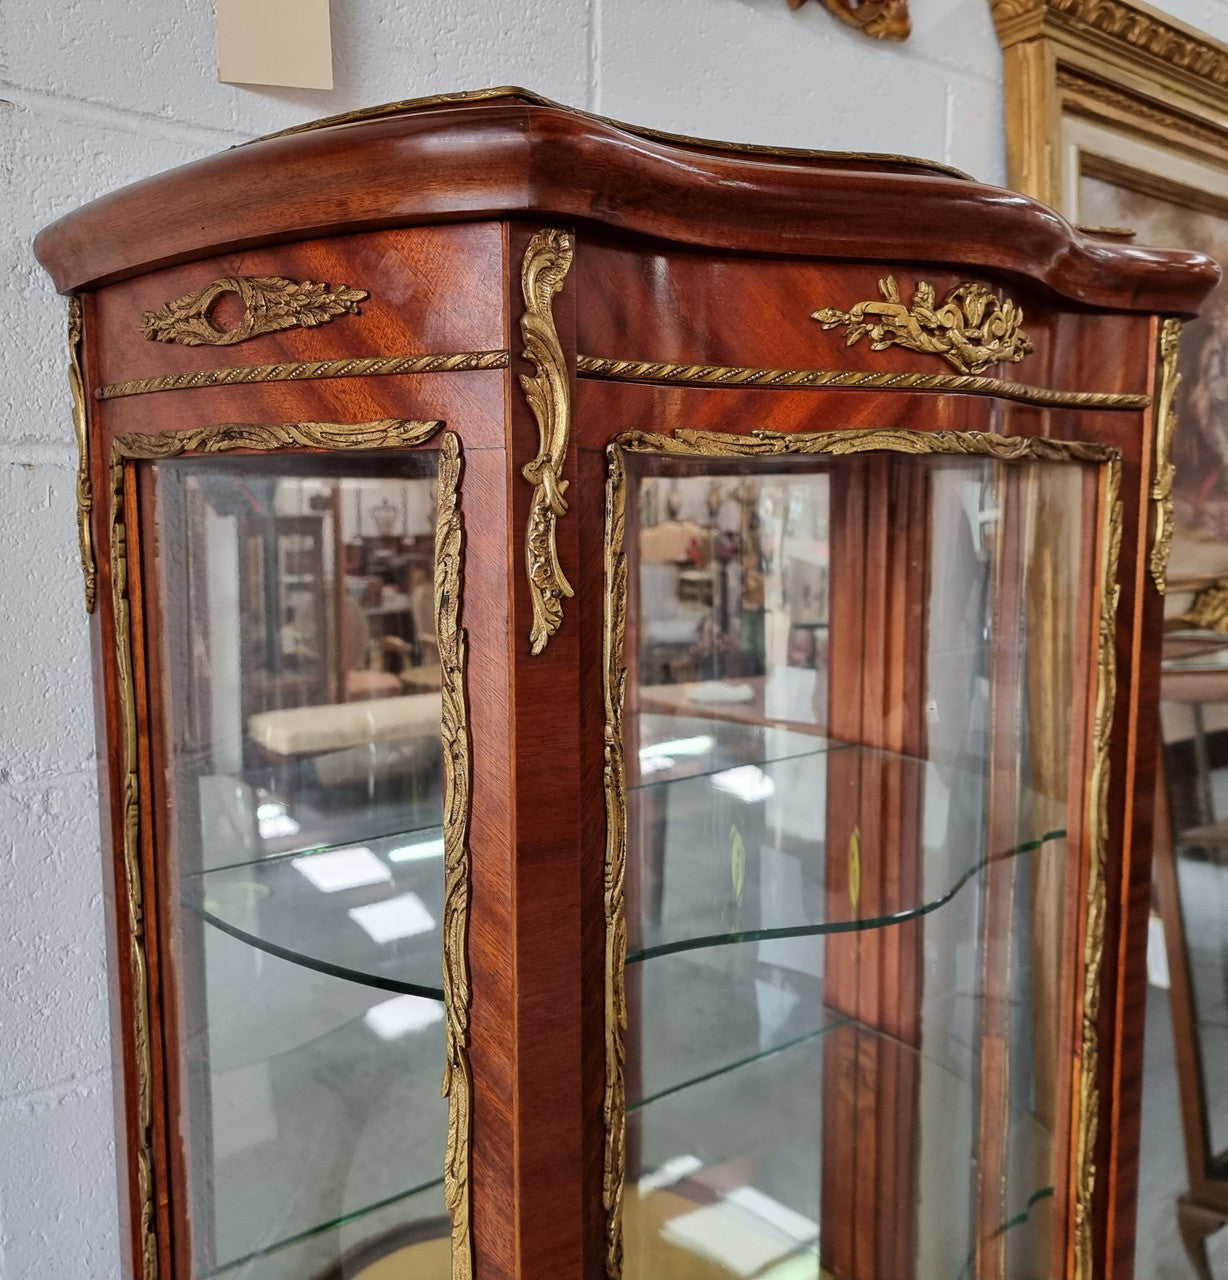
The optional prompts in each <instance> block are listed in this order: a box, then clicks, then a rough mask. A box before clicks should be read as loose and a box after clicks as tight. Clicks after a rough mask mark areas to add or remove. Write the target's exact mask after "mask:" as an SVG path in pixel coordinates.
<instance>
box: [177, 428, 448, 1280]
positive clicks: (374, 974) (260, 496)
mask: <svg viewBox="0 0 1228 1280" xmlns="http://www.w3.org/2000/svg"><path fill="white" fill-rule="evenodd" d="M152 471H153V477H154V493H155V498H156V504H157V523H158V570H159V573H160V576H161V589H162V596H163V599H164V600H165V609H164V613H163V615H162V617H161V619H160V628H161V633H162V637H163V646H162V654H161V662H162V667H163V670H164V672H165V677H166V678H165V689H164V692H163V695H162V696H163V698H164V699H165V707H166V714H165V723H166V733H167V736H168V739H169V749H168V753H167V754H168V759H169V763H168V770H167V777H166V779H165V786H166V789H167V795H168V798H169V801H170V803H169V806H168V812H169V813H170V815H171V816H170V818H169V820H168V823H169V825H168V827H167V830H166V832H165V839H166V845H167V847H168V848H169V850H170V857H169V865H168V868H167V874H168V875H169V877H170V880H171V882H172V886H173V888H172V894H173V897H174V900H177V901H178V902H180V903H181V904H182V911H181V914H180V916H179V918H178V920H177V921H175V922H173V930H172V931H173V945H174V948H175V951H176V956H177V965H178V974H179V979H180V989H179V991H178V993H177V997H178V1009H179V1020H180V1028H179V1050H180V1070H181V1072H182V1080H183V1089H184V1091H185V1094H186V1097H185V1105H184V1108H183V1114H184V1120H183V1132H182V1133H181V1134H180V1135H179V1138H180V1139H181V1140H182V1142H183V1144H184V1149H185V1153H186V1163H187V1167H188V1181H189V1200H190V1218H191V1220H190V1227H191V1239H192V1250H193V1266H194V1274H196V1275H198V1276H201V1277H205V1276H210V1277H212V1276H218V1277H222V1276H224V1277H227V1280H307V1278H309V1277H317V1276H318V1277H326V1276H327V1277H332V1278H334V1280H340V1277H342V1276H351V1275H357V1274H359V1272H360V1271H361V1270H362V1268H364V1267H366V1266H368V1265H370V1263H371V1262H372V1260H373V1259H376V1258H378V1257H380V1256H382V1255H385V1254H387V1255H397V1256H399V1257H403V1258H404V1259H405V1260H406V1264H405V1268H404V1269H403V1273H404V1274H405V1276H406V1278H407V1280H444V1277H446V1276H447V1274H448V1252H447V1248H446V1236H447V1234H448V1227H447V1221H446V1216H445V1214H444V1208H443V1190H442V1188H443V1152H444V1145H445V1138H446V1128H447V1110H446V1104H445V1102H444V1101H443V1099H442V1098H441V1096H440V1088H439V1083H440V1077H441V1072H442V1068H443V1062H444V1006H443V992H442V989H441V951H442V938H441V922H442V919H443V896H444V878H443V833H442V828H441V823H442V818H443V811H442V799H441V794H442V793H441V788H442V777H441V767H442V765H441V745H440V715H441V709H440V707H441V704H440V693H439V686H440V669H439V661H438V651H437V648H436V645H435V622H434V541H435V528H434V524H435V503H436V493H435V485H436V481H435V474H436V455H435V454H433V453H409V454H399V455H395V456H388V457H366V458H354V457H347V458H345V459H344V460H343V461H340V460H338V459H337V458H336V457H329V458H327V459H322V458H321V457H320V456H319V455H285V456H280V455H279V456H260V457H245V458H243V459H242V462H241V464H236V463H235V462H232V461H228V460H226V459H213V458H209V459H204V458H183V459H173V460H170V461H164V462H159V463H158V464H157V465H156V466H155V467H154V468H153V469H152ZM441 1237H444V1238H445V1239H440V1238H441ZM399 1251H404V1252H399Z"/></svg>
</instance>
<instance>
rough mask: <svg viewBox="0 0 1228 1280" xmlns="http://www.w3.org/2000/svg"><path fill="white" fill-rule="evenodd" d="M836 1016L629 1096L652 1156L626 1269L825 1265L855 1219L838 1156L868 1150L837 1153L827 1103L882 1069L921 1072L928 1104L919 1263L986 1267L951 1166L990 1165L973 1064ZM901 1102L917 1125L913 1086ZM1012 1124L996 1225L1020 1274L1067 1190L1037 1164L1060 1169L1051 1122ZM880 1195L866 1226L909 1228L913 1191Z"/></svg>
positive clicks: (887, 1116)
mask: <svg viewBox="0 0 1228 1280" xmlns="http://www.w3.org/2000/svg"><path fill="white" fill-rule="evenodd" d="M828 1018H829V1021H828V1023H827V1024H826V1025H823V1026H819V1027H816V1028H814V1029H812V1031H811V1033H810V1034H808V1035H802V1036H799V1037H796V1038H794V1039H792V1040H790V1041H787V1042H785V1043H782V1044H780V1045H777V1046H776V1047H774V1048H770V1049H767V1050H765V1051H764V1052H761V1053H759V1054H758V1055H756V1056H755V1057H754V1058H752V1059H750V1060H747V1061H743V1062H737V1063H734V1064H732V1065H730V1066H728V1067H727V1068H725V1069H723V1070H719V1071H713V1072H711V1073H709V1074H708V1075H706V1076H704V1077H703V1078H701V1079H698V1080H695V1081H693V1082H692V1084H691V1086H690V1087H688V1088H685V1089H677V1090H666V1091H664V1092H663V1093H660V1094H658V1095H656V1096H654V1097H651V1098H647V1099H644V1100H643V1101H640V1102H637V1103H635V1104H633V1105H632V1106H630V1107H629V1108H628V1121H627V1123H628V1142H629V1149H630V1150H632V1151H638V1152H639V1166H638V1170H637V1169H636V1168H634V1167H632V1168H631V1170H630V1176H629V1179H628V1187H627V1193H626V1195H625V1197H624V1222H625V1235H624V1238H625V1245H626V1265H625V1268H624V1274H625V1276H626V1277H627V1280H656V1278H657V1277H661V1276H666V1275H685V1276H688V1277H692V1276H693V1277H696V1278H697V1280H733V1278H734V1277H751V1276H753V1277H756V1278H757V1280H761V1278H763V1277H773V1278H775V1277H780V1280H821V1278H823V1277H826V1275H827V1272H826V1271H825V1270H824V1265H825V1261H826V1248H825V1244H824V1240H823V1239H822V1234H823V1233H822V1231H821V1226H820V1224H821V1223H823V1222H825V1221H826V1222H827V1229H828V1230H832V1231H835V1230H841V1229H843V1230H847V1229H848V1228H847V1224H844V1223H836V1222H834V1221H832V1220H830V1219H829V1218H827V1217H826V1216H825V1211H824V1203H825V1190H824V1186H823V1181H824V1178H823V1170H824V1165H825V1163H826V1164H827V1167H828V1168H829V1170H830V1169H831V1168H834V1167H836V1166H839V1167H841V1168H842V1169H844V1170H846V1171H847V1172H845V1173H842V1175H841V1176H842V1177H851V1176H853V1172H852V1171H853V1167H854V1165H855V1163H856V1161H855V1152H853V1151H849V1152H848V1153H846V1155H847V1158H842V1159H840V1160H838V1161H832V1160H831V1159H830V1156H831V1152H830V1151H828V1152H827V1156H828V1160H827V1161H826V1162H825V1159H824V1150H825V1144H826V1143H829V1142H833V1141H839V1138H838V1136H834V1135H825V1134H824V1132H823V1126H824V1118H825V1112H826V1105H825V1104H826V1102H827V1101H828V1100H829V1097H830V1095H831V1094H832V1091H836V1092H837V1093H839V1092H840V1091H841V1090H848V1089H854V1090H858V1089H865V1090H867V1091H869V1092H871V1093H873V1091H874V1082H875V1080H876V1079H878V1078H880V1077H881V1078H882V1079H891V1080H894V1081H896V1082H900V1081H905V1080H907V1081H911V1082H912V1083H913V1087H914V1088H916V1089H918V1090H919V1091H921V1092H922V1093H923V1094H924V1096H925V1097H926V1099H927V1102H928V1105H927V1107H926V1108H925V1110H924V1111H923V1113H922V1115H921V1117H920V1128H919V1131H918V1132H917V1134H916V1135H915V1136H916V1141H915V1145H914V1147H913V1155H912V1160H911V1161H910V1165H911V1177H909V1178H908V1179H907V1180H906V1182H907V1185H904V1186H903V1187H902V1188H901V1191H902V1198H903V1200H904V1201H905V1202H906V1204H907V1205H909V1206H910V1207H911V1208H910V1212H911V1213H912V1214H913V1215H914V1218H915V1229H914V1230H913V1231H912V1232H911V1235H912V1257H911V1260H910V1261H911V1265H910V1267H909V1270H910V1273H912V1274H916V1275H918V1276H925V1277H938V1276H946V1277H950V1278H951V1280H966V1277H968V1276H970V1275H972V1274H973V1272H972V1270H971V1266H972V1259H973V1258H974V1256H975V1251H976V1247H977V1243H978V1241H977V1233H978V1227H977V1225H976V1224H975V1223H974V1222H973V1221H972V1219H971V1216H970V1213H969V1210H968V1207H967V1197H961V1199H963V1200H964V1202H965V1203H964V1204H963V1206H962V1209H961V1207H960V1206H958V1205H957V1204H955V1202H954V1201H952V1200H951V1197H950V1189H951V1188H950V1179H949V1175H950V1174H951V1173H952V1172H954V1171H956V1170H957V1169H962V1176H963V1178H964V1179H965V1181H966V1180H968V1179H969V1178H970V1177H971V1176H972V1174H971V1173H970V1170H972V1169H974V1168H975V1163H976V1160H975V1143H976V1117H977V1107H978V1102H977V1091H976V1088H975V1087H974V1086H973V1085H972V1084H971V1083H970V1082H969V1077H968V1075H967V1074H966V1073H962V1072H956V1071H953V1070H952V1069H951V1068H950V1067H949V1066H948V1065H946V1064H942V1063H937V1062H935V1061H933V1060H932V1059H930V1058H929V1057H928V1056H927V1055H925V1054H924V1053H922V1052H919V1051H918V1050H916V1049H915V1048H913V1047H912V1046H909V1045H906V1044H904V1043H902V1042H901V1041H899V1040H896V1039H895V1038H893V1037H891V1036H888V1035H885V1034H884V1033H882V1032H879V1031H876V1030H874V1029H873V1028H870V1027H868V1026H866V1025H864V1024H863V1023H859V1022H856V1021H854V1020H852V1019H848V1018H840V1017H839V1016H838V1015H836V1014H834V1013H830V1012H829V1014H828ZM876 1096H878V1099H879V1100H878V1102H877V1103H876V1113H875V1114H876V1116H877V1121H876V1123H878V1124H879V1125H880V1126H886V1127H887V1129H888V1130H889V1129H890V1127H891V1125H892V1123H893V1121H892V1118H891V1103H890V1101H889V1095H882V1094H881V1093H880V1094H877V1095H876ZM895 1105H897V1106H899V1107H900V1108H901V1119H902V1120H906V1121H908V1122H909V1123H911V1122H912V1119H913V1113H912V1111H911V1110H910V1108H911V1107H912V1105H913V1103H912V1097H911V1093H910V1092H909V1090H907V1089H903V1090H902V1091H901V1092H900V1093H899V1095H898V1096H897V1099H896V1104H895ZM1008 1131H1009V1136H1010V1159H1009V1161H1008V1163H1007V1177H1006V1179H1005V1185H1004V1186H1003V1188H1002V1192H1001V1205H1002V1209H1003V1212H1002V1214H1001V1217H1000V1218H999V1220H998V1225H997V1226H996V1227H995V1228H993V1229H991V1230H986V1231H985V1232H984V1234H985V1236H986V1238H987V1239H992V1238H999V1237H1000V1238H1001V1239H1002V1241H1003V1243H1004V1246H1005V1248H1006V1250H1007V1258H1008V1259H1009V1260H1010V1261H1009V1263H1008V1266H1009V1270H1008V1274H1010V1275H1025V1274H1033V1273H1035V1274H1039V1273H1040V1271H1041V1270H1042V1269H1043V1264H1040V1265H1039V1266H1037V1268H1036V1270H1035V1272H1033V1271H1032V1270H1029V1267H1030V1266H1031V1265H1032V1262H1031V1260H1032V1259H1034V1258H1035V1257H1037V1256H1041V1255H1042V1254H1043V1250H1044V1247H1045V1235H1046V1232H1047V1230H1048V1227H1049V1224H1048V1223H1047V1222H1046V1216H1047V1215H1048V1214H1049V1213H1050V1210H1051V1205H1052V1195H1053V1188H1052V1186H1050V1185H1049V1184H1048V1183H1047V1182H1045V1181H1043V1180H1039V1179H1038V1176H1037V1171H1038V1170H1041V1169H1043V1168H1045V1167H1046V1163H1047V1161H1048V1158H1049V1153H1050V1150H1051V1146H1052V1135H1051V1134H1050V1133H1049V1132H1048V1131H1047V1130H1046V1129H1045V1128H1044V1126H1043V1125H1041V1124H1040V1123H1039V1122H1038V1121H1037V1119H1036V1118H1035V1117H1034V1116H1033V1115H1031V1114H1030V1113H1029V1112H1027V1111H1025V1110H1021V1109H1019V1108H1013V1109H1012V1111H1011V1114H1010V1117H1009V1127H1008ZM957 1176H958V1174H957ZM935 1188H940V1189H938V1190H936V1189H935ZM931 1195H934V1196H936V1204H937V1203H941V1204H942V1211H941V1212H940V1213H939V1212H938V1211H937V1209H936V1206H934V1205H930V1204H929V1199H930V1196H931ZM871 1202H872V1205H873V1206H874V1207H873V1208H872V1210H871V1212H870V1214H869V1215H868V1217H866V1218H864V1219H859V1220H857V1221H856V1223H855V1226H854V1228H853V1230H854V1231H855V1232H856V1234H857V1235H858V1236H859V1237H862V1238H881V1237H882V1235H883V1233H885V1232H890V1231H891V1230H892V1229H893V1227H898V1224H899V1215H900V1200H899V1198H896V1197H892V1196H890V1195H880V1196H879V1197H878V1198H877V1199H876V1200H875V1199H874V1198H873V1197H871ZM860 1205H861V1202H860V1201H859V1202H858V1212H859V1213H860V1212H861V1208H860ZM880 1215H881V1216H880Z"/></svg>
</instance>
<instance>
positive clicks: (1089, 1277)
mask: <svg viewBox="0 0 1228 1280" xmlns="http://www.w3.org/2000/svg"><path fill="white" fill-rule="evenodd" d="M1120 493H1121V462H1120V459H1114V460H1113V461H1112V462H1110V463H1109V465H1108V466H1107V468H1106V470H1105V480H1104V489H1103V493H1102V496H1101V500H1100V501H1101V506H1100V510H1101V529H1100V557H1099V569H1100V572H1099V575H1098V576H1099V583H1098V586H1099V590H1100V619H1099V627H1098V646H1097V647H1098V657H1097V663H1096V702H1095V708H1096V709H1095V731H1094V741H1093V745H1092V750H1093V756H1092V773H1091V780H1090V785H1089V792H1090V795H1089V802H1090V803H1089V821H1088V837H1089V838H1088V848H1089V852H1088V860H1089V866H1088V873H1087V897H1086V899H1085V901H1086V903H1087V915H1086V920H1085V923H1084V934H1083V1023H1082V1035H1081V1052H1080V1055H1079V1064H1078V1067H1077V1073H1078V1085H1079V1087H1078V1095H1077V1096H1078V1100H1079V1101H1078V1106H1079V1113H1078V1127H1077V1129H1076V1139H1075V1169H1074V1172H1075V1206H1074V1237H1075V1238H1074V1252H1075V1271H1074V1280H1094V1277H1095V1276H1096V1275H1097V1272H1096V1270H1095V1268H1094V1265H1093V1264H1094V1261H1095V1258H1094V1243H1093V1238H1092V1197H1093V1195H1094V1193H1095V1189H1096V1163H1095V1156H1096V1134H1097V1131H1098V1129H1099V1125H1100V1093H1099V1090H1098V1088H1097V1083H1096V1075H1097V1068H1098V1065H1099V1035H1098V1028H1097V1022H1098V1020H1099V1017H1100V985H1101V984H1100V969H1101V966H1102V964H1103V961H1104V927H1105V912H1106V910H1107V907H1108V880H1107V874H1106V869H1105V851H1106V847H1107V844H1108V811H1109V745H1110V743H1109V740H1110V737H1111V735H1112V729H1113V712H1114V707H1115V703H1116V698H1117V600H1118V596H1119V595H1120V594H1121V588H1120V587H1119V586H1118V585H1117V564H1118V560H1119V558H1120V555H1121V531H1122V504H1121V500H1120ZM1101 1271H1103V1268H1102V1269H1101Z"/></svg>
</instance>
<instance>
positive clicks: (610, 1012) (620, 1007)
mask: <svg viewBox="0 0 1228 1280" xmlns="http://www.w3.org/2000/svg"><path fill="white" fill-rule="evenodd" d="M607 454H608V457H609V460H610V472H609V478H608V480H607V481H606V496H605V602H604V606H603V629H602V633H603V637H604V640H603V648H604V654H603V661H604V666H605V680H604V689H605V764H604V783H605V811H606V854H605V872H604V890H605V920H606V933H605V1028H606V1041H605V1097H604V1102H603V1107H602V1111H603V1116H604V1120H605V1157H604V1164H603V1168H602V1201H603V1204H604V1207H605V1212H606V1273H607V1276H608V1278H609V1280H620V1277H621V1276H622V1272H623V1221H622V1213H623V1210H622V1206H623V1185H624V1183H625V1181H626V1171H627V1152H626V1133H627V1094H626V1072H625V1069H624V1065H625V1062H626V1049H625V1036H626V1032H627V986H626V977H625V970H626V964H627V912H626V901H625V898H626V892H625V890H626V877H627V777H626V765H625V762H624V759H623V696H624V693H625V691H626V684H627V662H626V655H625V654H624V652H623V650H624V647H625V640H626V627H627V552H626V546H625V526H626V512H627V492H626V489H627V486H626V476H627V471H626V465H625V463H624V461H623V450H622V449H621V448H620V447H619V445H618V444H611V445H610V446H609V449H608V450H607Z"/></svg>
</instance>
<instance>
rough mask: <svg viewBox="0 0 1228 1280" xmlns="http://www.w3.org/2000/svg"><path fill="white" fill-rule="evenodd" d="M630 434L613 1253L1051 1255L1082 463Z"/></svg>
mask: <svg viewBox="0 0 1228 1280" xmlns="http://www.w3.org/2000/svg"><path fill="white" fill-rule="evenodd" d="M624 460H625V463H626V469H627V470H626V474H627V482H626V490H625V498H626V520H625V528H626V530H627V531H628V533H627V543H626V545H625V547H624V548H622V549H623V550H625V552H626V554H627V557H628V582H629V592H628V594H629V600H628V616H627V635H628V636H629V637H630V643H631V644H632V645H633V646H634V648H633V649H631V650H630V651H628V653H627V654H626V665H627V668H628V689H627V695H626V702H625V706H624V712H623V716H624V720H623V725H624V742H625V756H626V762H625V763H626V778H627V867H626V886H627V887H626V920H627V965H626V969H625V974H624V979H625V986H626V1003H627V1029H626V1033H625V1040H624V1043H625V1051H626V1069H625V1079H624V1084H625V1091H626V1102H627V1136H626V1160H627V1168H626V1184H625V1192H624V1243H625V1250H626V1265H625V1269H624V1275H625V1277H626V1280H660V1278H661V1277H664V1276H670V1277H677V1278H679V1280H681V1278H682V1277H686V1280H717V1278H718V1277H719V1278H721V1280H726V1278H728V1280H732V1278H734V1277H755V1278H756V1280H828V1277H840V1280H846V1278H855V1280H938V1277H945V1278H948V1280H965V1278H967V1280H971V1278H972V1277H974V1276H975V1277H978V1278H979V1277H986V1278H990V1277H992V1278H993V1280H1040V1278H1041V1277H1052V1276H1057V1275H1059V1274H1064V1260H1065V1256H1066V1255H1065V1250H1066V1245H1067V1239H1066V1235H1065V1231H1066V1215H1065V1210H1064V1209H1063V1210H1061V1211H1055V1209H1054V1206H1055V1205H1056V1204H1061V1205H1065V1204H1067V1203H1069V1198H1070V1197H1071V1195H1072V1189H1071V1186H1070V1182H1069V1173H1068V1170H1069V1167H1070V1160H1069V1155H1068V1149H1067V1147H1066V1146H1065V1143H1064V1141H1063V1140H1059V1138H1058V1137H1057V1135H1059V1134H1063V1133H1065V1132H1068V1129H1069V1123H1070V1112H1069V1110H1068V1107H1069V1102H1068V1098H1069V1093H1070V1088H1071V1080H1070V1075H1069V1067H1068V1065H1067V1064H1068V1063H1069V1061H1070V1058H1071V1054H1072V1052H1073V1051H1074V1050H1075V1046H1074V1043H1073V1036H1074V1032H1075V1028H1074V1026H1073V1020H1070V1019H1067V1018H1064V1017H1063V1016H1062V1012H1061V1010H1062V1008H1063V1007H1069V1005H1066V1006H1063V1003H1062V1002H1063V1000H1069V994H1068V993H1069V989H1070V987H1071V985H1072V984H1073V983H1074V982H1075V981H1076V980H1077V977H1078V972H1079V970H1078V961H1077V955H1078V949H1077V946H1076V945H1075V943H1076V938H1077V936H1078V935H1077V928H1078V902H1077V894H1078V889H1079V885H1080V879H1079V874H1080V873H1079V861H1080V850H1081V847H1082V837H1081V835H1080V833H1081V831H1082V830H1083V824H1084V805H1085V803H1086V801H1085V794H1084V786H1085V784H1084V770H1085V765H1084V761H1085V759H1086V753H1087V751H1088V749H1089V733H1090V727H1089V726H1090V723H1091V716H1090V707H1091V698H1092V694H1093V691H1094V687H1095V653H1096V647H1095V646H1096V635H1095V630H1094V628H1093V626H1092V625H1091V623H1092V618H1093V616H1094V605H1095V601H1096V599H1097V596H1096V590H1097V584H1096V583H1095V580H1094V577H1093V574H1094V566H1095V564H1096V562H1097V557H1096V554H1095V551H1096V539H1097V529H1098V512H1097V508H1098V484H1099V474H1098V470H1097V468H1096V467H1095V466H1088V465H1082V464H1079V463H1074V462H1072V463H1051V462H1045V463H1038V462H1022V463H1016V462H1009V463H1008V462H1002V461H998V460H995V459H993V458H989V457H975V456H950V457H948V456H941V455H939V456H934V455H930V456H914V455H902V454H890V453H885V452H884V453H867V454H862V455H853V456H848V457H838V458H837V457H830V456H818V455H810V456H798V457H791V458H790V457H773V458H770V459H764V460H761V461H755V460H747V459H745V458H730V459H725V458H719V457H712V456H709V457H703V456H687V455H685V454H671V455H669V456H666V457H662V456H659V455H650V454H647V453H638V452H636V451H634V450H629V451H627V452H626V454H625V455H624ZM1068 832H1069V833H1072V834H1073V836H1074V837H1075V838H1074V839H1069V838H1068ZM1063 991H1066V992H1067V994H1066V995H1063V994H1062V993H1063Z"/></svg>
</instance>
